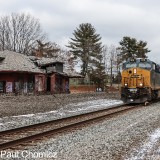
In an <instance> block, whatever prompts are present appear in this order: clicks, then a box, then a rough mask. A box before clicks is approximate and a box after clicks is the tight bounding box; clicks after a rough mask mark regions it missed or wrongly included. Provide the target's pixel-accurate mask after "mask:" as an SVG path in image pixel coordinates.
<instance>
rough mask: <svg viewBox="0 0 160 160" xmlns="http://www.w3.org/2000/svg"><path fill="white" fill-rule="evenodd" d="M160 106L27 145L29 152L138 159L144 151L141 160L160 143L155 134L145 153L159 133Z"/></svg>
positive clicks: (73, 159)
mask: <svg viewBox="0 0 160 160" xmlns="http://www.w3.org/2000/svg"><path fill="white" fill-rule="evenodd" d="M159 106H160V103H156V104H152V105H151V106H150V107H145V108H141V109H138V110H135V111H131V112H129V113H128V114H125V115H119V116H118V117H114V118H111V119H109V120H106V121H104V122H102V123H98V124H94V125H92V126H90V127H88V128H83V129H82V130H78V131H75V132H73V133H68V134H66V135H62V136H59V137H54V138H52V139H49V140H48V141H45V142H42V143H39V144H38V145H37V146H34V147H28V148H26V149H27V150H26V152H27V153H39V152H43V153H44V152H45V153H46V152H51V153H54V156H53V157H54V158H52V159H56V160H98V159H99V160H119V159H123V160H124V159H136V158H137V157H136V156H137V154H138V153H140V152H141V153H140V155H141V154H142V153H143V156H142V157H141V156H139V157H138V160H144V159H145V158H146V159H149V156H151V155H150V154H151V153H157V152H156V150H155V151H154V150H153V149H157V147H156V148H155V145H158V144H157V143H156V142H160V137H158V136H157V137H156V138H155V136H153V137H154V141H151V142H152V144H153V142H154V143H155V144H154V147H152V152H150V154H146V152H147V151H148V150H146V149H143V148H145V144H147V143H148V141H149V140H150V137H151V136H150V135H155V134H154V133H157V134H159V128H160V124H159V121H160V114H159V113H160V107H159ZM157 130H158V131H157ZM155 139H156V140H155ZM144 142H145V144H144ZM148 146H149V145H148ZM152 146H153V145H152ZM158 147H159V145H158ZM140 149H141V150H140ZM152 156H153V155H152ZM29 159H35V158H33V157H30V158H29ZM42 159H43V158H42ZM44 159H47V158H46V157H45V158H44ZM153 159H154V160H156V159H157V160H158V154H157V155H156V154H154V158H153Z"/></svg>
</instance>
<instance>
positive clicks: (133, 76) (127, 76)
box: [121, 58, 160, 103]
mask: <svg viewBox="0 0 160 160" xmlns="http://www.w3.org/2000/svg"><path fill="white" fill-rule="evenodd" d="M156 77H157V78H158V77H159V78H160V71H159V65H157V64H156V63H154V62H152V61H150V60H149V59H144V58H137V59H130V60H128V61H126V62H125V63H123V70H122V82H121V99H122V100H123V101H124V102H125V103H144V102H146V101H150V100H152V99H155V98H157V97H158V95H159V88H160V87H159V86H160V82H159V80H156ZM158 83H159V84H158Z"/></svg>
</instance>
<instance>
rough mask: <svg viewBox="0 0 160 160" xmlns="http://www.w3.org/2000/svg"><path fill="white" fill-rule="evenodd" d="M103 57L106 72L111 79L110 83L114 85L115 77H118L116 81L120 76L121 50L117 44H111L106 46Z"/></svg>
mask: <svg viewBox="0 0 160 160" xmlns="http://www.w3.org/2000/svg"><path fill="white" fill-rule="evenodd" d="M103 57H104V63H105V72H106V74H107V75H108V78H109V79H110V85H111V86H112V83H113V80H114V78H113V77H116V79H117V80H116V81H117V82H118V81H119V78H120V77H119V76H120V64H121V61H120V57H119V50H118V48H117V47H116V46H115V45H111V46H109V47H108V46H107V45H105V46H104V50H103Z"/></svg>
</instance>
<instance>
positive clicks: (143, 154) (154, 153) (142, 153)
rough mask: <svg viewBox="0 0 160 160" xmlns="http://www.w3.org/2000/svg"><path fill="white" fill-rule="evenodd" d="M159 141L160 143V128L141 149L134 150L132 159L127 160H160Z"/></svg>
mask: <svg viewBox="0 0 160 160" xmlns="http://www.w3.org/2000/svg"><path fill="white" fill-rule="evenodd" d="M158 141H160V128H158V129H156V130H155V131H154V132H153V133H151V135H150V136H149V138H148V139H147V140H146V141H145V142H144V143H143V144H142V145H141V146H140V147H138V148H136V149H133V150H132V151H131V155H130V156H129V157H130V158H127V160H144V159H147V158H148V159H154V160H158V159H160V146H159V147H157V145H158Z"/></svg>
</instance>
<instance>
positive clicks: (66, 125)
mask: <svg viewBox="0 0 160 160" xmlns="http://www.w3.org/2000/svg"><path fill="white" fill-rule="evenodd" d="M139 107H144V106H142V105H136V107H135V105H129V106H128V105H125V104H123V105H120V106H116V107H114V108H108V109H103V110H98V111H93V112H89V113H85V114H81V115H76V116H72V117H66V118H62V119H57V120H53V121H48V122H44V123H39V124H34V125H29V126H25V127H20V128H15V129H11V130H6V131H2V132H0V150H5V149H10V148H11V149H17V147H18V146H23V145H25V143H27V144H28V143H30V142H32V141H33V142H34V141H37V140H42V139H43V138H46V137H49V136H53V135H57V134H59V133H64V132H68V131H69V130H73V129H74V128H79V127H81V128H82V127H84V126H86V125H89V124H93V123H95V122H97V121H100V120H103V119H105V118H110V117H113V116H116V115H119V114H121V113H124V112H127V111H130V110H133V109H138V108H139Z"/></svg>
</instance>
